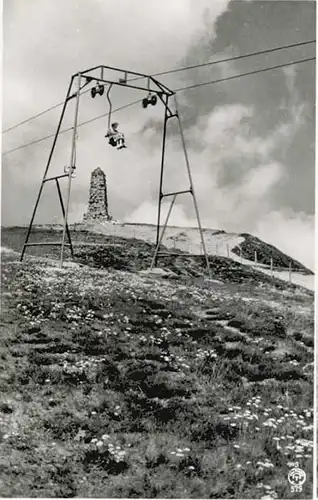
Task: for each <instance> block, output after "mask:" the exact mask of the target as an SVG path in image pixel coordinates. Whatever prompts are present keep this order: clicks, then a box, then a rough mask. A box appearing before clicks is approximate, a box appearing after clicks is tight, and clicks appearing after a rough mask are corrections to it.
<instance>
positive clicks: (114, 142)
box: [105, 122, 127, 149]
mask: <svg viewBox="0 0 318 500" xmlns="http://www.w3.org/2000/svg"><path fill="white" fill-rule="evenodd" d="M105 137H109V141H108V142H109V144H110V145H111V146H114V147H115V146H116V147H117V149H122V148H126V147H127V146H126V145H125V137H124V134H122V133H121V132H119V131H118V123H117V122H115V123H112V125H111V128H110V129H109V130H108V131H107V134H106V135H105Z"/></svg>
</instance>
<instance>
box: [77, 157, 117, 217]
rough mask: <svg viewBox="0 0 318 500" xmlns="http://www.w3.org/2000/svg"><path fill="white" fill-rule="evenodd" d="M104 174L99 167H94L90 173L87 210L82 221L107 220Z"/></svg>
mask: <svg viewBox="0 0 318 500" xmlns="http://www.w3.org/2000/svg"><path fill="white" fill-rule="evenodd" d="M111 219H112V217H111V216H110V215H109V213H108V201H107V183H106V175H105V174H104V172H103V171H102V169H101V168H99V167H98V168H96V169H95V170H93V172H92V174H91V183H90V188H89V199H88V210H87V213H86V214H84V217H83V221H84V222H89V221H93V220H98V221H109V220H111Z"/></svg>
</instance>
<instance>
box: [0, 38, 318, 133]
mask: <svg viewBox="0 0 318 500" xmlns="http://www.w3.org/2000/svg"><path fill="white" fill-rule="evenodd" d="M315 42H316V40H315V39H313V40H306V41H304V42H297V43H292V44H288V45H281V46H279V47H273V48H270V49H264V50H259V51H255V52H250V53H247V54H241V55H238V56H232V57H227V58H223V59H217V60H214V61H208V62H206V63H200V64H194V65H192V66H185V67H183V68H176V69H172V70H166V71H160V72H157V73H153V74H152V75H151V76H163V75H170V74H174V73H178V72H181V71H188V70H191V69H197V68H203V67H206V66H212V65H215V64H220V63H224V62H231V61H237V60H240V59H244V58H247V57H254V56H257V55H263V54H269V53H272V52H276V51H279V50H284V49H290V48H295V47H301V46H304V45H309V44H311V43H315ZM142 78H144V77H137V78H131V79H129V80H128V81H136V80H140V79H142ZM87 92H89V89H87V90H84V91H83V92H81V94H85V93H87ZM63 104H64V101H62V102H59V103H57V104H55V105H53V106H51V107H49V108H47V109H45V110H43V111H41V112H39V113H37V114H35V115H33V116H30V117H29V118H26V119H25V120H22V121H21V122H19V123H16V124H15V125H12V126H11V127H9V128H7V129H5V130H3V131H2V134H5V133H6V132H9V131H11V130H14V129H15V128H18V127H20V126H21V125H24V124H25V123H28V122H29V121H31V120H34V119H35V118H38V117H39V116H42V115H44V114H46V113H48V112H49V111H52V110H53V109H56V108H58V107H59V106H62V105H63Z"/></svg>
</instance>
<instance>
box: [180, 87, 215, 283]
mask: <svg viewBox="0 0 318 500" xmlns="http://www.w3.org/2000/svg"><path fill="white" fill-rule="evenodd" d="M174 99H175V105H176V112H177V119H178V124H179V130H180V135H181V141H182V147H183V152H184V157H185V161H186V167H187V172H188V177H189V182H190V191H191V194H192V197H193V203H194V208H195V213H196V217H197V221H198V227H199V231H200V237H201V243H202V248H203V252H204V256H205V261H206V267H207V270H208V274H209V277H211V274H210V263H209V259H208V254H207V251H206V246H205V241H204V237H203V230H202V226H201V220H200V214H199V208H198V204H197V199H196V195H195V191H194V186H193V181H192V174H191V169H190V163H189V158H188V153H187V148H186V144H185V139H184V134H183V128H182V123H181V120H180V116H179V109H178V101H177V97H176V95H174Z"/></svg>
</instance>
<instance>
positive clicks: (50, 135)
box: [2, 99, 141, 155]
mask: <svg viewBox="0 0 318 500" xmlns="http://www.w3.org/2000/svg"><path fill="white" fill-rule="evenodd" d="M139 102H141V100H140V99H138V100H137V101H133V102H130V103H128V104H125V105H124V106H120V107H119V108H115V109H114V110H113V111H112V114H113V113H116V112H117V111H121V110H122V109H125V108H129V107H131V106H134V105H135V104H138V103H139ZM108 115H109V113H103V114H102V115H98V116H95V117H94V118H90V119H89V120H85V121H84V122H81V123H79V124H78V125H77V128H79V127H82V126H83V125H87V124H88V123H91V122H94V121H96V120H99V119H100V118H104V117H105V116H108ZM70 130H73V126H72V127H68V128H65V129H63V130H61V131H60V133H59V135H61V134H65V133H66V132H69V131H70ZM55 134H56V132H54V134H49V135H46V136H45V137H40V138H39V139H35V140H34V141H31V142H27V143H26V144H22V145H21V146H18V147H16V148H13V149H10V150H9V151H4V152H3V153H2V155H6V154H9V153H13V152H14V151H18V150H19V149H23V148H26V147H27V146H31V145H33V144H37V143H38V142H42V141H46V140H47V139H50V138H51V137H54V136H55Z"/></svg>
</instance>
